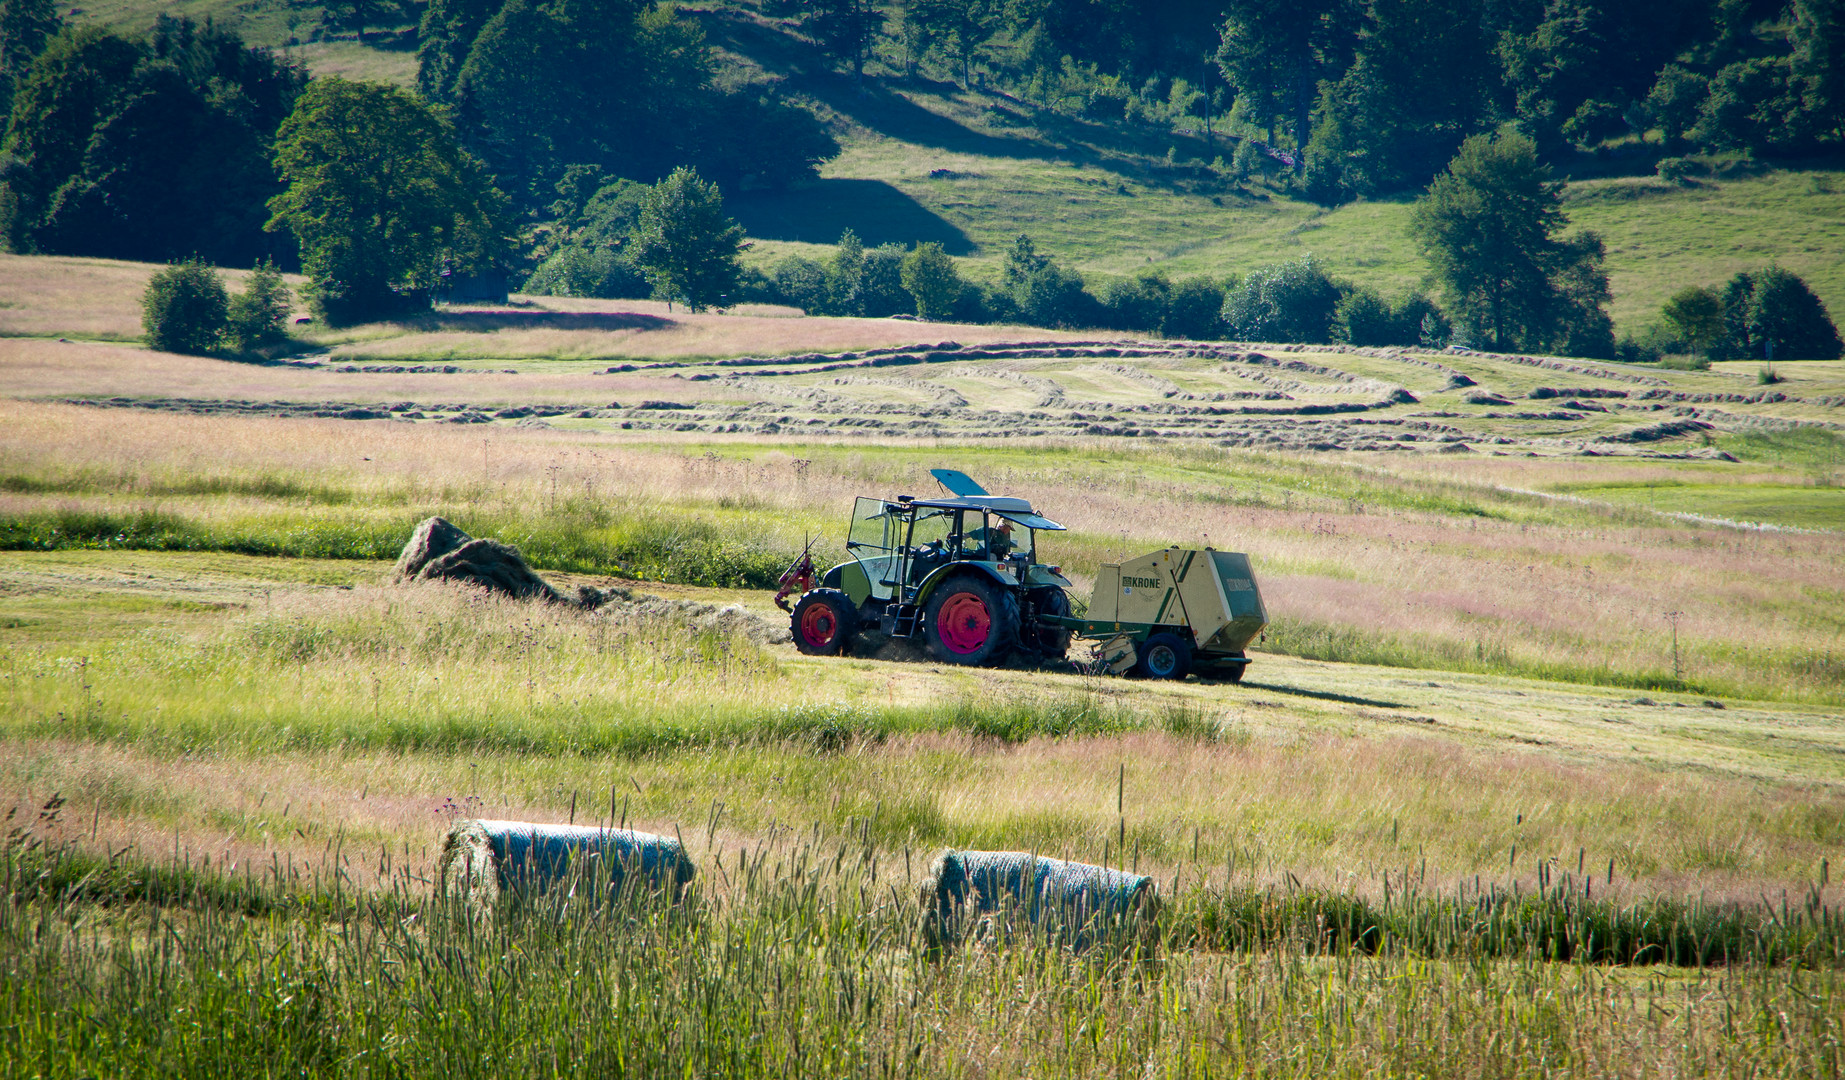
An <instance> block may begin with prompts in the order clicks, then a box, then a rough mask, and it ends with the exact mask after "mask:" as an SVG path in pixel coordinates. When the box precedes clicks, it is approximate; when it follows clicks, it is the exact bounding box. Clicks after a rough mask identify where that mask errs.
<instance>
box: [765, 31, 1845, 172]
mask: <svg viewBox="0 0 1845 1080" xmlns="http://www.w3.org/2000/svg"><path fill="white" fill-rule="evenodd" d="M764 6H765V9H766V10H768V11H771V12H776V13H780V14H783V15H786V16H788V17H790V18H792V19H793V20H794V21H795V22H796V24H797V25H799V26H800V27H801V28H802V29H803V30H804V31H805V33H806V35H807V36H808V37H809V38H810V39H811V40H812V42H813V43H814V47H815V48H816V49H818V50H820V51H822V52H824V53H826V54H827V55H828V56H830V57H831V58H832V59H833V60H834V61H835V62H836V63H839V64H842V65H848V66H850V67H851V68H852V69H853V70H855V71H863V70H864V68H865V65H866V63H867V61H868V60H869V59H871V58H873V57H877V58H879V59H881V60H882V61H883V62H884V63H885V64H886V65H888V66H890V67H892V68H895V69H898V70H902V71H904V72H910V73H913V72H916V71H918V70H923V71H927V72H933V73H935V74H937V75H938V76H942V77H947V78H951V79H954V80H956V81H958V82H961V83H963V84H967V85H975V84H987V85H991V86H996V87H999V88H1003V89H1006V90H1008V91H1010V92H1011V93H1013V94H1015V95H1017V96H1020V97H1023V98H1025V99H1027V100H1030V101H1032V102H1034V103H1037V104H1039V105H1042V106H1044V107H1047V108H1050V109H1054V110H1057V111H1060V112H1064V113H1068V114H1071V115H1077V116H1085V117H1090V118H1095V119H1107V120H1125V121H1128V122H1139V123H1143V124H1149V125H1152V126H1155V127H1158V128H1161V129H1171V128H1175V127H1176V128H1179V129H1182V130H1188V131H1191V132H1195V133H1200V134H1205V135H1207V136H1208V135H1210V134H1212V133H1214V132H1215V131H1218V130H1222V131H1224V132H1227V133H1231V134H1239V135H1241V134H1247V135H1251V136H1254V137H1260V138H1262V139H1264V140H1265V141H1266V143H1267V145H1268V146H1269V147H1271V148H1274V149H1277V150H1279V151H1281V152H1283V153H1285V155H1286V157H1287V160H1288V161H1289V162H1290V163H1291V164H1292V165H1295V166H1298V169H1299V174H1298V179H1299V181H1300V183H1301V185H1302V187H1303V189H1304V190H1305V191H1306V192H1307V193H1308V194H1309V195H1311V196H1312V197H1314V198H1315V199H1318V200H1320V201H1322V202H1327V203H1336V202H1341V201H1345V200H1347V199H1350V198H1353V197H1355V196H1359V195H1376V194H1380V193H1385V192H1394V191H1402V190H1415V189H1419V188H1421V187H1422V186H1423V185H1425V184H1426V183H1428V182H1429V180H1430V179H1432V178H1433V177H1434V176H1435V175H1436V174H1438V173H1439V172H1440V171H1441V169H1442V168H1443V166H1444V165H1445V164H1446V162H1447V161H1448V160H1449V159H1450V158H1452V157H1453V155H1454V154H1455V153H1456V152H1457V151H1458V149H1459V147H1460V145H1461V143H1462V142H1463V141H1464V140H1465V139H1466V138H1467V137H1468V136H1470V135H1475V134H1480V133H1483V132H1489V131H1493V130H1496V129H1497V128H1499V127H1500V126H1502V125H1505V124H1511V125H1513V126H1515V127H1516V129H1517V130H1518V131H1519V132H1520V133H1522V134H1523V135H1525V136H1526V137H1527V138H1529V139H1531V140H1532V142H1533V143H1534V144H1535V145H1536V147H1537V149H1538V153H1539V156H1540V157H1541V158H1543V159H1544V160H1546V161H1552V162H1554V161H1557V160H1559V159H1561V158H1565V157H1567V156H1569V155H1571V154H1572V153H1578V152H1587V151H1597V150H1602V149H1606V148H1607V146H1608V144H1609V143H1610V142H1611V141H1613V142H1618V141H1619V140H1622V139H1629V140H1633V139H1639V138H1644V137H1648V136H1651V137H1652V138H1653V139H1654V141H1655V144H1656V145H1657V147H1658V149H1659V150H1661V151H1663V152H1665V153H1670V154H1679V153H1685V152H1688V151H1693V150H1698V151H1743V152H1748V153H1752V154H1756V155H1766V156H1790V155H1809V154H1815V153H1836V152H1838V151H1839V150H1840V149H1841V147H1842V146H1845V3H1841V2H1840V0H1152V2H1146V0H1010V2H1000V0H891V2H890V3H889V4H888V5H884V4H878V3H874V2H872V0H764Z"/></svg>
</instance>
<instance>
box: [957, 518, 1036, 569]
mask: <svg viewBox="0 0 1845 1080" xmlns="http://www.w3.org/2000/svg"><path fill="white" fill-rule="evenodd" d="M970 516H972V515H970ZM982 517H983V518H984V520H983V521H982V522H981V523H980V526H979V527H978V528H976V529H974V530H972V531H971V532H969V533H968V534H967V541H966V543H965V544H964V545H963V551H964V552H965V553H966V554H967V555H968V556H969V557H971V558H976V559H991V560H993V561H995V562H998V561H1002V560H1004V559H1006V558H1008V557H1010V556H1012V555H1029V554H1031V552H1032V543H1033V540H1032V531H1031V530H1030V529H1027V528H1026V527H1025V526H1023V525H1020V524H1017V523H1016V522H1013V521H1010V520H1008V519H1007V518H1005V517H1003V516H1001V515H999V514H991V513H983V514H982Z"/></svg>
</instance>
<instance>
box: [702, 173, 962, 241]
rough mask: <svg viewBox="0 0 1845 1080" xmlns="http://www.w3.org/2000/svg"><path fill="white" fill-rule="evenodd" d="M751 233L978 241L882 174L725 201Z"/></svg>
mask: <svg viewBox="0 0 1845 1080" xmlns="http://www.w3.org/2000/svg"><path fill="white" fill-rule="evenodd" d="M725 209H727V210H729V211H730V212H731V214H732V215H733V216H735V217H736V219H737V221H739V222H740V223H742V225H743V228H744V230H745V231H746V232H748V233H749V235H751V236H754V237H757V238H759V239H763V240H800V241H805V242H807V243H811V244H831V243H834V242H835V241H837V240H838V239H839V234H840V233H842V232H844V231H845V230H847V229H851V230H852V231H853V232H855V233H857V234H858V238H859V239H860V240H862V241H864V242H865V244H866V245H867V246H875V245H878V244H886V243H892V244H919V243H926V242H928V241H934V242H936V243H938V244H941V245H942V249H943V250H944V251H946V252H948V253H949V254H950V255H969V254H972V253H973V251H974V243H973V241H972V240H969V239H968V237H967V234H966V233H964V232H962V231H961V229H960V227H959V226H957V225H955V224H954V223H952V222H950V221H947V220H946V219H944V218H942V217H941V216H939V215H937V214H936V213H935V212H934V211H932V210H930V209H928V208H927V207H925V206H923V205H922V204H921V203H919V202H917V201H916V200H915V199H912V198H910V197H909V196H908V195H905V194H904V193H903V192H901V191H899V190H897V188H895V187H893V186H891V185H890V184H888V183H885V182H884V181H882V180H820V181H817V182H815V183H813V184H809V185H806V186H804V187H799V188H790V189H788V190H786V191H752V192H745V193H744V194H741V195H737V196H735V197H733V198H732V199H730V200H729V201H728V202H727V203H726V204H725Z"/></svg>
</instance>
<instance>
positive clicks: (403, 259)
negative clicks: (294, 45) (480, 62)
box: [269, 78, 508, 324]
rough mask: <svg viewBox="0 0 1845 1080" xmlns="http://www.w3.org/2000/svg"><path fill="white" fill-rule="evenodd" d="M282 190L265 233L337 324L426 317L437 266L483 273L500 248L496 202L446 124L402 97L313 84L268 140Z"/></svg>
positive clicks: (356, 86)
mask: <svg viewBox="0 0 1845 1080" xmlns="http://www.w3.org/2000/svg"><path fill="white" fill-rule="evenodd" d="M275 167H276V172H277V173H278V174H279V175H280V176H281V178H282V180H283V181H284V182H285V183H286V184H287V185H288V186H287V189H286V190H284V191H283V192H282V193H281V194H280V195H277V196H276V197H275V198H274V199H271V200H270V202H269V209H270V211H271V214H272V216H271V218H270V220H269V228H271V229H287V230H289V231H291V232H293V233H294V235H295V238H296V239H297V240H298V241H299V243H300V245H301V261H302V267H303V270H304V271H305V273H306V274H307V276H308V281H309V291H308V297H309V302H310V303H311V304H312V305H313V306H314V309H315V311H316V312H317V313H318V314H319V315H320V316H321V317H322V318H325V319H327V320H328V321H329V322H332V323H336V324H341V323H352V322H357V321H362V320H365V319H369V318H376V317H380V316H384V315H388V314H392V313H394V312H397V311H403V310H414V309H416V308H421V307H427V306H428V304H429V302H430V295H431V290H432V289H433V288H434V287H435V285H436V283H437V280H438V275H439V272H440V270H441V268H442V266H443V264H444V263H445V262H446V263H447V264H449V265H450V266H451V267H452V268H454V269H459V270H469V269H480V268H486V267H489V266H491V265H493V264H494V262H495V261H496V260H497V259H499V258H500V257H501V256H502V255H503V253H504V251H505V249H506V243H507V233H508V229H507V227H506V224H505V221H504V198H503V196H501V195H500V193H499V192H498V191H497V190H495V189H494V187H493V185H492V184H491V183H490V182H489V180H488V178H487V175H486V173H485V171H484V170H483V169H482V168H481V166H480V164H479V162H477V161H475V160H474V159H473V158H472V157H471V156H470V155H469V154H468V153H467V151H465V150H463V149H462V148H461V146H460V144H459V143H458V142H457V141H456V139H455V134H454V131H453V129H452V128H450V126H449V124H448V122H447V121H446V120H444V119H443V118H442V117H441V116H440V115H438V114H437V113H436V112H435V111H434V110H433V109H431V108H430V107H429V106H428V105H425V104H424V103H423V102H421V101H419V100H418V99H417V98H415V97H413V96H412V95H410V94H409V93H407V92H405V91H403V90H400V89H398V88H396V87H393V86H384V85H381V84H377V83H363V82H349V81H347V80H345V79H339V78H326V79H316V80H315V81H314V83H313V84H312V85H311V86H309V88H308V90H307V92H306V93H305V94H303V95H302V96H301V100H300V102H299V103H298V104H297V105H296V107H295V111H294V113H293V115H291V116H290V117H289V118H288V120H287V121H286V122H284V123H283V125H282V129H281V131H280V132H279V134H278V136H277V139H276V160H275Z"/></svg>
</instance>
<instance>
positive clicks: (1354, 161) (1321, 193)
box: [1304, 0, 1499, 204]
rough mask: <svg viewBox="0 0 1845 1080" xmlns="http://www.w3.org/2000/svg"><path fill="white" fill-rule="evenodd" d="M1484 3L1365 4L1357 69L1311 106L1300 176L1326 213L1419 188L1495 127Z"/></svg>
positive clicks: (1405, 0)
mask: <svg viewBox="0 0 1845 1080" xmlns="http://www.w3.org/2000/svg"><path fill="white" fill-rule="evenodd" d="M1485 7H1486V3H1485V0H1372V3H1371V4H1370V7H1369V10H1368V19H1367V21H1366V23H1365V27H1364V30H1363V32H1361V33H1360V34H1359V35H1358V39H1357V46H1356V59H1355V61H1354V62H1353V64H1352V66H1351V67H1350V69H1348V70H1347V71H1346V72H1345V74H1344V76H1342V77H1341V78H1340V79H1339V80H1338V81H1337V82H1329V83H1327V84H1326V85H1325V88H1324V90H1323V92H1322V94H1321V97H1320V106H1319V117H1318V122H1317V124H1316V125H1315V129H1314V136H1313V141H1312V142H1311V143H1310V144H1309V145H1308V147H1307V153H1306V160H1305V163H1304V171H1305V176H1306V182H1307V185H1308V190H1309V194H1311V195H1312V196H1313V198H1315V199H1317V200H1319V201H1321V202H1325V203H1329V204H1330V203H1335V202H1340V201H1343V200H1344V199H1346V198H1349V197H1351V196H1353V195H1375V194H1378V193H1381V192H1388V191H1396V190H1399V189H1403V188H1408V187H1417V188H1419V187H1422V186H1423V185H1425V184H1426V183H1427V182H1428V180H1429V178H1431V177H1432V176H1434V175H1435V174H1436V173H1437V172H1440V171H1441V168H1442V166H1443V165H1445V164H1446V163H1447V161H1448V159H1449V158H1451V157H1453V156H1454V151H1455V149H1456V148H1458V147H1459V146H1460V143H1461V140H1462V139H1463V138H1465V137H1467V136H1468V135H1472V134H1474V133H1476V132H1478V131H1480V130H1482V129H1483V128H1484V127H1485V126H1487V124H1488V122H1489V121H1491V120H1492V119H1493V117H1494V102H1493V95H1494V92H1495V90H1496V89H1497V85H1498V81H1499V72H1498V70H1497V65H1496V64H1495V63H1494V58H1493V53H1492V48H1491V44H1490V40H1489V38H1488V36H1487V31H1486V23H1485Z"/></svg>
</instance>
